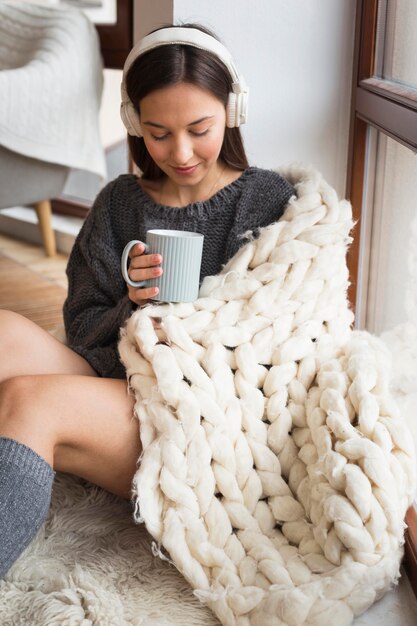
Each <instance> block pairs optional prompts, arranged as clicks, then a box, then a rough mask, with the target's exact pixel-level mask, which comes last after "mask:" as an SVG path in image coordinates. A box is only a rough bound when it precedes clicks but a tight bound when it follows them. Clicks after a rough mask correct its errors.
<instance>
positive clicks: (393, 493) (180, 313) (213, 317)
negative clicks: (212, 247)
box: [120, 166, 415, 626]
mask: <svg viewBox="0 0 417 626" xmlns="http://www.w3.org/2000/svg"><path fill="white" fill-rule="evenodd" d="M281 173H282V174H283V175H284V176H285V177H286V178H287V179H288V180H289V181H290V182H291V183H292V184H293V185H294V186H295V188H296V193H297V197H296V198H294V199H292V200H291V201H290V203H289V205H288V206H287V208H286V210H285V213H284V215H283V217H282V218H281V219H280V220H279V221H278V222H276V223H275V224H273V225H271V226H269V227H267V228H264V229H262V230H261V232H260V233H259V236H258V237H257V238H255V239H254V238H251V237H250V236H248V241H247V242H246V243H245V244H244V245H243V246H242V248H241V249H240V250H239V252H238V253H237V254H236V256H235V257H234V258H232V259H231V260H230V261H229V263H228V264H227V266H226V267H225V268H224V269H223V270H222V272H221V273H220V274H219V275H217V276H211V277H207V278H206V279H205V280H204V282H203V284H202V287H201V290H200V297H199V298H198V300H197V301H195V302H194V303H190V304H177V305H151V306H149V307H145V308H143V309H141V310H138V311H136V312H135V313H134V314H133V315H132V317H131V318H130V320H129V321H128V323H127V325H126V327H125V328H124V329H123V333H122V339H121V342H120V353H121V357H122V360H123V362H124V363H125V365H126V368H127V374H128V381H129V386H130V388H131V390H132V392H133V393H135V395H136V404H135V412H136V415H137V417H138V419H139V421H140V431H141V440H142V445H143V454H142V456H141V459H140V464H139V469H138V471H137V473H136V475H135V479H134V496H135V499H136V508H135V518H136V520H137V521H139V522H140V521H143V522H144V523H145V525H146V528H147V530H148V531H149V533H150V534H151V535H152V537H153V538H154V539H155V541H156V542H157V544H158V546H159V548H160V549H163V550H165V551H166V553H167V554H168V555H169V559H170V560H172V561H173V562H174V564H175V566H176V567H177V568H178V570H179V571H180V572H181V573H182V574H183V576H184V577H185V579H186V580H187V581H188V582H189V583H190V585H191V587H192V589H193V590H194V594H195V595H196V596H197V597H198V598H199V599H200V600H201V601H202V602H203V603H205V604H206V605H207V606H209V607H210V608H211V609H212V610H213V612H214V613H215V614H216V616H217V617H218V618H219V620H220V621H221V623H222V624H223V625H224V626H302V625H308V626H345V625H348V624H351V623H352V621H353V619H354V616H357V615H359V614H361V613H362V612H364V611H365V610H366V609H367V608H368V607H369V606H370V605H371V604H372V603H373V602H374V601H375V600H377V599H378V598H380V597H381V596H382V595H383V594H384V593H385V591H387V590H388V589H389V588H390V586H391V585H392V584H393V583H395V582H396V580H397V578H398V575H399V565H400V561H401V558H402V554H403V550H402V546H403V542H404V529H405V526H404V521H403V520H404V516H405V513H406V510H407V508H408V506H409V505H410V504H411V502H412V498H413V495H414V492H415V455H414V448H413V445H412V438H411V437H410V434H409V431H408V429H407V426H406V424H405V421H404V420H403V419H402V417H401V415H400V412H399V410H398V406H397V405H396V403H395V402H394V400H393V397H392V396H391V393H390V390H389V382H390V358H389V352H388V350H387V348H386V347H385V345H384V344H383V343H382V341H381V340H379V339H377V338H376V337H373V336H371V335H369V334H367V333H364V332H358V331H352V328H351V326H352V322H353V315H352V313H351V311H350V310H349V308H348V303H347V298H346V291H347V286H348V271H347V267H346V261H345V256H346V249H347V246H348V244H349V243H350V237H349V233H350V230H351V227H352V217H351V207H350V205H349V203H348V202H346V201H339V200H338V198H337V196H336V193H335V192H334V190H333V189H332V188H331V187H329V185H328V184H326V182H325V181H324V180H323V178H322V176H321V175H320V174H319V173H317V172H315V171H313V170H311V169H305V168H302V167H298V166H292V167H289V168H287V169H286V170H281ZM152 318H158V319H159V323H160V328H159V329H158V328H157V329H155V327H154V323H153V321H154V320H152ZM161 554H162V552H161ZM137 571H138V568H135V567H133V568H132V572H135V573H136V572H137ZM183 623H186V624H188V623H190V620H188V618H187V614H186V612H185V613H184V617H183Z"/></svg>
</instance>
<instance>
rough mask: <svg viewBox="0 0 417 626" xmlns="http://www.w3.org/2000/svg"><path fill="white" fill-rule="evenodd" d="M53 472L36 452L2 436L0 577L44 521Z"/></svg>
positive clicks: (0, 463) (0, 459)
mask: <svg viewBox="0 0 417 626" xmlns="http://www.w3.org/2000/svg"><path fill="white" fill-rule="evenodd" d="M54 475H55V473H54V471H53V469H52V468H51V466H50V465H49V464H48V463H47V462H46V461H45V460H44V459H43V458H42V457H40V456H39V455H38V454H36V452H34V451H33V450H31V449H30V448H28V447H27V446H25V445H24V444H21V443H18V442H17V441H15V440H14V439H8V438H6V437H0V578H3V576H4V575H5V574H6V573H7V571H8V569H9V568H10V567H11V566H12V565H13V563H14V562H15V560H16V559H17V558H18V556H19V555H20V554H21V553H22V552H23V550H24V549H25V548H26V547H27V546H28V544H29V543H30V542H31V540H32V539H33V537H34V536H35V535H36V533H37V531H38V530H39V528H40V527H41V526H42V524H43V522H44V521H45V519H46V516H47V514H48V510H49V504H50V501H51V493H52V484H53V480H54Z"/></svg>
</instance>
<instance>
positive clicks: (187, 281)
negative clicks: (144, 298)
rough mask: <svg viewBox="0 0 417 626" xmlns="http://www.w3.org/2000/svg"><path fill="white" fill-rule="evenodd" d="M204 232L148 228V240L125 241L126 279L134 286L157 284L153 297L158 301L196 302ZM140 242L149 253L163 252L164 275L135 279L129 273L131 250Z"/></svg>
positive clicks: (123, 268) (161, 253)
mask: <svg viewBox="0 0 417 626" xmlns="http://www.w3.org/2000/svg"><path fill="white" fill-rule="evenodd" d="M203 240H204V235H201V234H200V233H192V232H189V231H185V230H159V229H155V230H148V232H147V233H146V243H145V242H143V241H140V240H139V239H133V240H132V241H129V243H128V244H126V246H125V249H124V250H123V254H122V259H121V269H122V274H123V278H124V279H125V281H126V282H127V284H128V285H130V286H131V287H158V288H159V293H158V294H157V295H156V296H155V297H154V298H152V299H153V300H157V301H158V302H193V301H194V300H196V299H197V298H198V291H199V287H200V268H201V257H202V253H203ZM137 243H142V244H143V245H144V246H145V252H146V254H160V255H162V268H163V270H164V271H163V274H162V276H158V277H157V278H150V279H148V280H143V281H133V280H131V279H130V277H129V273H128V260H129V252H130V251H131V249H132V248H133V246H134V245H136V244H137Z"/></svg>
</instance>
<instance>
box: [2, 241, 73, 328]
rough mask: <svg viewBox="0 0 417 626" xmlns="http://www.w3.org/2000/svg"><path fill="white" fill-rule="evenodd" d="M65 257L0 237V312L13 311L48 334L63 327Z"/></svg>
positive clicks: (65, 284)
mask: <svg viewBox="0 0 417 626" xmlns="http://www.w3.org/2000/svg"><path fill="white" fill-rule="evenodd" d="M67 260H68V257H67V256H65V255H63V254H57V255H56V256H55V257H51V258H48V257H46V256H45V253H44V251H43V248H41V247H40V246H36V245H32V244H28V243H24V242H21V241H18V240H16V239H13V238H11V237H8V236H5V235H2V234H0V309H9V310H11V311H16V312H17V313H21V314H22V315H25V317H28V318H29V319H31V320H32V321H34V322H35V323H36V324H38V325H39V326H41V327H42V328H45V329H46V330H48V331H55V330H57V329H58V328H59V327H60V326H62V306H63V303H64V300H65V297H66V293H67V279H66V275H65V268H66V264H67Z"/></svg>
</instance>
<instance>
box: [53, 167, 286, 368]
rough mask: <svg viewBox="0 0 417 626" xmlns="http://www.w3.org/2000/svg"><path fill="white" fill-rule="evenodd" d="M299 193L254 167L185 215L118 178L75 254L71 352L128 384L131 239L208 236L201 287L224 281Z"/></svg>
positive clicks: (67, 313)
mask: <svg viewBox="0 0 417 626" xmlns="http://www.w3.org/2000/svg"><path fill="white" fill-rule="evenodd" d="M293 194H294V188H293V187H292V186H291V185H290V184H289V183H288V182H287V181H286V180H285V179H284V178H282V176H280V175H279V174H277V173H275V172H272V171H268V170H263V169H259V168H256V167H250V168H248V169H247V170H245V171H244V172H243V174H242V175H241V176H240V178H238V179H237V180H236V181H235V182H233V183H231V184H230V185H227V186H226V187H224V188H223V189H221V190H220V191H219V192H218V193H216V194H215V195H214V196H212V197H211V198H210V199H209V200H207V201H206V202H194V203H192V204H189V205H187V206H186V207H184V208H173V207H169V206H164V205H160V204H157V203H155V202H154V201H153V200H152V199H151V198H150V197H149V196H148V195H147V194H146V193H145V192H144V191H142V189H141V187H140V186H139V184H138V181H137V178H136V177H135V176H134V175H132V174H125V175H122V176H119V177H118V178H117V179H115V180H114V181H112V182H111V183H109V184H108V185H106V187H105V188H104V189H103V190H102V191H101V192H100V194H99V195H98V196H97V199H96V201H95V203H94V205H93V207H92V209H91V211H90V212H89V214H88V216H87V218H86V220H85V222H84V224H83V227H82V229H81V231H80V233H79V235H78V237H77V239H76V241H75V244H74V247H73V249H72V252H71V255H70V258H69V262H68V267H67V275H68V297H67V300H66V302H65V304H64V322H65V330H66V334H67V339H68V345H69V346H70V347H71V348H72V349H73V350H74V351H75V352H77V353H78V354H80V355H81V356H83V357H84V358H85V359H86V360H87V361H88V362H89V363H90V365H91V366H92V367H93V368H94V369H95V370H96V371H97V373H98V374H99V375H100V376H105V377H110V378H124V376H125V371H124V368H123V365H122V364H121V362H120V360H119V355H118V351H117V343H118V339H119V330H120V327H121V326H122V325H123V324H124V322H125V321H126V319H127V318H128V317H129V315H130V314H131V313H132V311H133V310H134V309H135V308H136V305H135V304H134V303H132V302H131V301H130V300H129V298H128V295H127V287H126V284H125V282H124V280H123V278H122V275H121V272H120V257H121V254H122V251H123V248H124V246H125V245H126V243H127V242H128V241H130V240H131V239H141V240H144V239H145V236H146V232H147V231H148V230H149V229H152V228H167V229H177V230H188V231H194V232H199V233H202V234H203V235H204V247H203V260H202V267H201V280H202V279H203V278H204V277H205V276H208V275H213V274H217V273H218V272H219V271H220V270H221V268H222V266H223V265H224V264H225V263H226V262H227V261H228V260H229V259H230V258H231V257H232V256H233V255H234V254H235V253H236V252H237V250H238V249H239V247H240V246H241V245H242V243H243V241H242V239H241V238H239V235H240V234H242V233H245V232H246V231H248V230H254V231H255V234H256V229H257V228H260V227H263V226H267V225H268V224H271V223H272V222H274V221H276V220H277V219H278V218H279V217H280V216H281V215H282V213H283V210H284V208H285V206H286V204H287V202H288V200H289V198H290V197H291V196H292V195H293Z"/></svg>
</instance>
